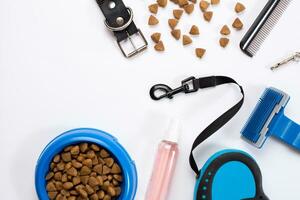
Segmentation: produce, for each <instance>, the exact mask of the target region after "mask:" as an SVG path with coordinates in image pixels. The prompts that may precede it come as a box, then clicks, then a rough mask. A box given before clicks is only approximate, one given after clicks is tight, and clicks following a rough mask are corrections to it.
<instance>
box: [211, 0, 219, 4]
mask: <svg viewBox="0 0 300 200" xmlns="http://www.w3.org/2000/svg"><path fill="white" fill-rule="evenodd" d="M210 3H211V5H217V4H219V3H220V0H211V1H210Z"/></svg>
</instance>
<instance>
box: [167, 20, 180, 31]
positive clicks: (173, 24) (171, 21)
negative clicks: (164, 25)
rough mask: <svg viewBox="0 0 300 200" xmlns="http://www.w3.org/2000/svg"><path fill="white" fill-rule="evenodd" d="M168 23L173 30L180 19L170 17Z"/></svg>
mask: <svg viewBox="0 0 300 200" xmlns="http://www.w3.org/2000/svg"><path fill="white" fill-rule="evenodd" d="M168 24H169V26H170V28H171V29H172V30H173V29H174V28H175V27H176V26H177V24H178V20H177V19H169V20H168Z"/></svg>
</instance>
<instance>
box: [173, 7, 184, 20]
mask: <svg viewBox="0 0 300 200" xmlns="http://www.w3.org/2000/svg"><path fill="white" fill-rule="evenodd" d="M182 14H183V10H181V9H175V10H173V15H174V17H175V19H178V20H179V19H180V18H181V16H182Z"/></svg>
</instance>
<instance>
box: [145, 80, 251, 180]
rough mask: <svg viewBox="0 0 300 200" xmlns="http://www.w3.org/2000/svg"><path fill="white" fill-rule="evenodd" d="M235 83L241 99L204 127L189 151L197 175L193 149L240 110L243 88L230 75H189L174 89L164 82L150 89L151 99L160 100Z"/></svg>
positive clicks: (197, 170) (198, 172)
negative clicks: (197, 76)
mask: <svg viewBox="0 0 300 200" xmlns="http://www.w3.org/2000/svg"><path fill="white" fill-rule="evenodd" d="M230 83H233V84H236V85H238V86H239V88H240V92H241V93H242V96H243V97H242V99H241V100H240V101H239V102H238V103H237V104H235V105H234V106H233V107H231V108H230V109H229V110H227V111H226V112H225V113H223V114H222V115H221V116H220V117H218V118H217V119H216V120H215V121H214V122H212V123H211V124H210V125H209V126H208V127H207V128H205V129H204V130H203V131H202V132H201V133H200V134H199V135H198V137H197V138H196V139H195V141H194V143H193V146H192V149H191V153H190V159H189V161H190V165H191V168H192V169H193V171H194V172H195V173H196V174H197V176H199V175H200V170H199V169H198V166H197V163H196V161H195V158H194V155H193V151H194V150H195V149H196V148H197V147H198V146H199V145H200V144H201V143H202V142H204V141H205V140H206V139H207V138H209V137H210V136H211V135H213V134H214V133H215V132H216V131H218V130H219V129H220V128H221V127H223V126H224V125H225V124H226V123H227V122H228V121H230V119H231V118H232V117H233V116H235V114H236V113H237V112H238V111H239V110H240V108H241V107H242V105H243V103H244V96H245V94H244V90H243V88H242V86H240V85H239V84H238V83H237V82H236V81H235V80H233V79H232V78H230V77H226V76H210V77H204V78H198V79H196V78H195V77H190V78H188V79H185V80H183V81H182V83H181V86H180V87H178V88H176V89H171V88H170V87H169V86H167V85H164V84H157V85H154V86H153V87H152V88H151V90H150V96H151V98H152V99H153V100H160V99H162V98H169V99H172V98H173V96H174V95H175V94H178V93H181V92H183V93H192V92H197V91H198V90H199V89H204V88H209V87H215V86H218V85H224V84H230ZM157 92H160V93H162V94H161V95H159V96H158V95H156V94H157Z"/></svg>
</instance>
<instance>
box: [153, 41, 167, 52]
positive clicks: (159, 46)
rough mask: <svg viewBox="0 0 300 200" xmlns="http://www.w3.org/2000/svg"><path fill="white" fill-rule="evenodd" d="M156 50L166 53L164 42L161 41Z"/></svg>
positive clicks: (155, 47)
mask: <svg viewBox="0 0 300 200" xmlns="http://www.w3.org/2000/svg"><path fill="white" fill-rule="evenodd" d="M154 49H155V50H156V51H164V50H165V46H164V43H163V42H162V41H159V42H158V43H157V44H156V45H155V46H154Z"/></svg>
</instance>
